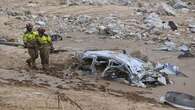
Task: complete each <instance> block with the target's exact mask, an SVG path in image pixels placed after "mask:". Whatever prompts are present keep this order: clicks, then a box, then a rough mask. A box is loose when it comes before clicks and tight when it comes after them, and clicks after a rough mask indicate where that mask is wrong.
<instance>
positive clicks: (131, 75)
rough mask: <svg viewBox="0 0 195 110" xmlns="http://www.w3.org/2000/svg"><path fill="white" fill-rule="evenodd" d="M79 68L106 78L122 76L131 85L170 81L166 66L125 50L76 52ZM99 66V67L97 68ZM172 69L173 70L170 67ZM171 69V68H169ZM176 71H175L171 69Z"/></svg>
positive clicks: (163, 83) (148, 84) (157, 83)
mask: <svg viewBox="0 0 195 110" xmlns="http://www.w3.org/2000/svg"><path fill="white" fill-rule="evenodd" d="M77 58H78V59H79V65H80V67H79V68H80V69H83V68H85V69H86V68H88V69H89V70H90V73H91V74H94V75H97V74H98V73H97V69H101V70H102V71H101V72H100V77H101V78H106V79H117V78H124V79H125V80H127V81H128V82H129V85H131V86H137V87H151V86H157V85H167V84H169V83H170V81H169V78H168V74H167V73H166V71H161V70H163V69H165V68H166V67H167V66H162V65H163V64H162V65H161V66H160V67H159V66H157V65H159V64H153V63H151V62H144V61H142V60H140V59H138V58H134V57H131V56H129V55H128V54H126V51H123V52H117V51H109V50H86V51H84V52H81V53H79V54H77ZM99 67H101V68H99ZM168 69H169V68H168ZM172 70H174V69H173V68H172ZM170 71H171V70H170ZM172 72H177V71H172Z"/></svg>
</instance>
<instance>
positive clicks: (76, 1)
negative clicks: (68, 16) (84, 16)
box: [65, 0, 135, 6]
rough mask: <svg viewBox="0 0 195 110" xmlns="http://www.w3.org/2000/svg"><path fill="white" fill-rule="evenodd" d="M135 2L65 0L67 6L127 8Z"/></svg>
mask: <svg viewBox="0 0 195 110" xmlns="http://www.w3.org/2000/svg"><path fill="white" fill-rule="evenodd" d="M133 2H135V1H134V0H68V1H66V0H65V4H67V5H69V6H73V5H95V6H97V5H122V6H127V5H130V4H131V3H133Z"/></svg>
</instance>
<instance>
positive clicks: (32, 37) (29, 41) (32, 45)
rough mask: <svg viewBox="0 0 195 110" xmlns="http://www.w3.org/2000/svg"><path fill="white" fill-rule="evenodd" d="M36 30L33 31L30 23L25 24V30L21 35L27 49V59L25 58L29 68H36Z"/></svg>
mask: <svg viewBox="0 0 195 110" xmlns="http://www.w3.org/2000/svg"><path fill="white" fill-rule="evenodd" d="M37 35H38V33H37V32H34V31H33V25H32V24H30V23H29V24H26V32H25V33H24V35H23V42H24V47H25V48H27V49H28V54H29V56H30V58H29V59H27V60H26V63H27V64H28V66H29V67H31V68H36V64H35V63H36V62H35V61H36V59H37V58H38V47H37V46H38V45H37V39H36V36H37Z"/></svg>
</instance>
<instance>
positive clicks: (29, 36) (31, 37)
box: [23, 32, 38, 43]
mask: <svg viewBox="0 0 195 110" xmlns="http://www.w3.org/2000/svg"><path fill="white" fill-rule="evenodd" d="M37 35H38V33H37V32H26V33H24V35H23V42H24V43H28V42H32V41H36V40H37V38H36V36H37Z"/></svg>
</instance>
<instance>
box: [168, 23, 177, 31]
mask: <svg viewBox="0 0 195 110" xmlns="http://www.w3.org/2000/svg"><path fill="white" fill-rule="evenodd" d="M168 25H169V26H170V28H171V30H172V31H175V30H177V26H176V24H175V23H174V22H173V21H169V22H168Z"/></svg>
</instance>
